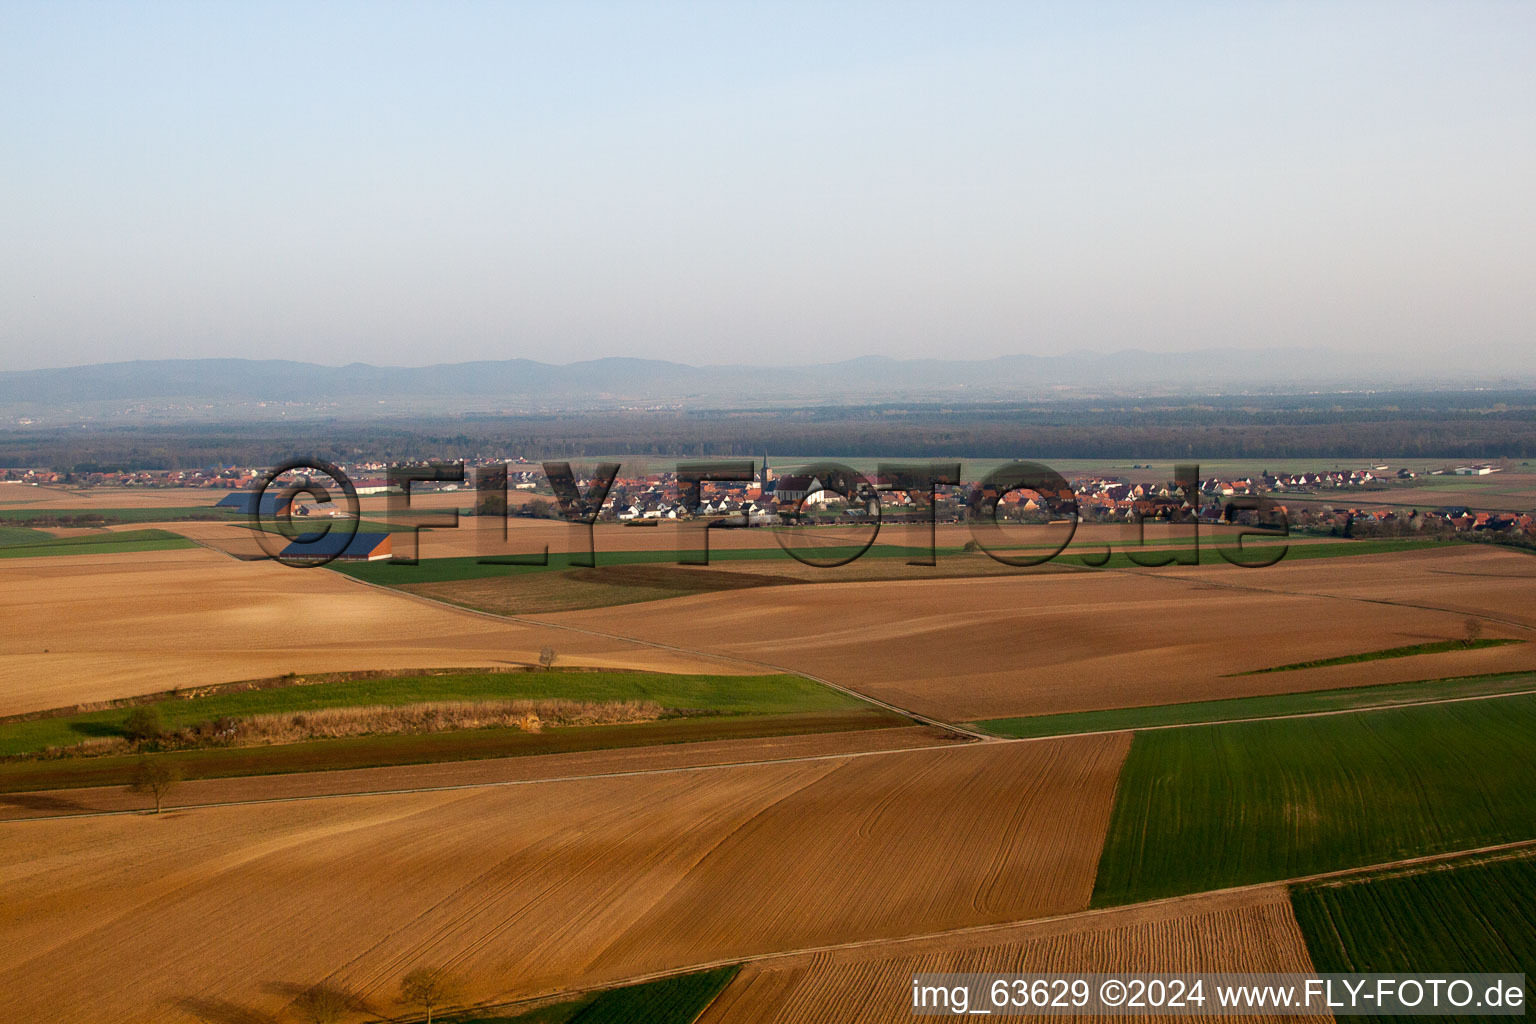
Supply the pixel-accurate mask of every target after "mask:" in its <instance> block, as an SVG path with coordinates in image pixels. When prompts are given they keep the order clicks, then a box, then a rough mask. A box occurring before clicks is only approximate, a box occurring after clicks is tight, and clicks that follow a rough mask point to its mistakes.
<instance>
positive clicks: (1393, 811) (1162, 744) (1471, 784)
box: [1093, 696, 1536, 906]
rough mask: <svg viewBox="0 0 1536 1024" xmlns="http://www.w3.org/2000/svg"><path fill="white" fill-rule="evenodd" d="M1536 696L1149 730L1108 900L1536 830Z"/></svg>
mask: <svg viewBox="0 0 1536 1024" xmlns="http://www.w3.org/2000/svg"><path fill="white" fill-rule="evenodd" d="M1533 736H1536V696H1511V697H1501V698H1497V699H1492V700H1481V701H1466V702H1462V703H1454V704H1435V705H1427V706H1420V707H1409V708H1398V709H1393V710H1386V711H1360V712H1356V713H1354V714H1348V715H1333V716H1327V717H1319V718H1291V719H1282V720H1276V721H1261V722H1241V723H1234V724H1227V725H1196V726H1188V727H1186V728H1180V729H1166V730H1159V731H1152V732H1142V733H1138V734H1137V735H1136V738H1135V740H1134V742H1133V743H1132V745H1131V751H1130V754H1129V755H1128V756H1127V758H1126V762H1125V765H1124V767H1123V768H1122V770H1121V776H1120V784H1119V788H1118V790H1117V793H1116V798H1115V806H1114V810H1113V812H1112V815H1111V821H1110V828H1109V836H1108V838H1107V840H1106V842H1105V846H1104V850H1103V852H1102V854H1101V856H1100V859H1099V869H1098V876H1097V880H1096V882H1095V886H1094V896H1093V903H1094V905H1095V906H1105V905H1111V904H1121V903H1134V902H1138V901H1141V900H1147V899H1155V898H1158V897H1163V896H1174V895H1178V894H1182V893H1192V892H1201V891H1204V890H1208V889H1220V888H1225V887H1228V886H1234V885H1243V884H1248V883H1254V882H1265V881H1272V880H1279V879H1286V878H1297V877H1301V876H1305V875H1309V874H1315V873H1318V872H1324V871H1332V870H1336V869H1340V868H1349V867H1359V866H1364V865H1368V864H1379V863H1385V862H1388V861H1393V860H1399V859H1403V858H1407V857H1414V856H1419V855H1422V854H1430V853H1440V852H1451V851H1455V850H1460V849H1468V848H1471V847H1476V846H1482V845H1489V844H1494V843H1503V842H1511V841H1515V840H1524V839H1531V838H1536V758H1533V757H1532V756H1531V753H1532V737H1533Z"/></svg>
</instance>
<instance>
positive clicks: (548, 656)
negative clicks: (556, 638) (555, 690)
mask: <svg viewBox="0 0 1536 1024" xmlns="http://www.w3.org/2000/svg"><path fill="white" fill-rule="evenodd" d="M554 663H555V649H554V648H553V647H545V648H544V649H543V650H541V651H539V665H540V666H542V667H543V669H544V670H545V671H546V672H547V671H549V668H550V666H551V665H553V664H554Z"/></svg>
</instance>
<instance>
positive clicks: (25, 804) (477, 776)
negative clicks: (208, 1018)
mask: <svg viewBox="0 0 1536 1024" xmlns="http://www.w3.org/2000/svg"><path fill="white" fill-rule="evenodd" d="M957 742H961V741H959V740H958V739H957V738H956V736H955V734H954V733H951V732H941V731H939V730H938V729H933V728H929V727H928V726H922V725H914V726H903V727H896V728H890V729H860V730H857V731H854V732H826V733H795V734H790V735H784V736H763V737H757V738H750V739H727V740H695V741H693V742H689V743H667V744H662V745H658V746H649V747H634V746H631V747H623V748H618V749H610V750H590V751H577V752H572V753H564V754H527V755H523V756H521V757H498V758H481V759H478V760H474V761H438V762H433V763H431V764H413V765H405V766H400V767H392V768H351V769H337V770H334V771H321V772H296V773H292V774H287V775H257V776H236V777H233V778H220V779H188V780H186V781H184V782H182V783H180V784H178V785H177V786H176V787H175V788H174V789H173V790H172V791H171V793H170V795H169V796H167V797H166V799H165V806H166V807H167V808H175V807H190V806H198V805H203V804H218V803H242V802H248V801H261V800H290V799H303V798H308V797H316V796H345V795H350V794H363V793H386V792H396V791H404V790H413V789H434V788H439V787H457V786H466V787H467V786H496V785H505V784H507V783H514V782H537V781H540V780H545V779H570V778H574V777H577V776H583V777H585V776H594V775H614V774H618V775H623V774H631V773H636V772H651V771H670V770H675V769H679V768H697V767H708V766H712V765H730V764H748V763H751V762H756V761H787V760H795V759H798V758H813V757H814V758H819V757H834V756H838V755H843V754H856V753H865V752H869V751H883V750H907V749H915V748H917V747H942V746H954V745H955V744H956V743H957ZM144 806H145V800H144V798H143V797H141V796H138V795H136V794H133V793H129V792H127V791H126V790H124V788H123V787H122V786H97V787H88V788H79V789H69V790H67V791H66V790H58V789H52V790H42V791H32V792H15V793H0V820H7V819H12V818H43V817H52V816H55V815H63V814H103V813H108V814H110V813H121V812H136V811H142V810H143V809H144Z"/></svg>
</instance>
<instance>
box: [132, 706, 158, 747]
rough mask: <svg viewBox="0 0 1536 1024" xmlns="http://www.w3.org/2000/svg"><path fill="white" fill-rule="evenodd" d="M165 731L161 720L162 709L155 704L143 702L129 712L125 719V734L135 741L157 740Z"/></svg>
mask: <svg viewBox="0 0 1536 1024" xmlns="http://www.w3.org/2000/svg"><path fill="white" fill-rule="evenodd" d="M164 733H165V726H164V725H162V724H161V722H160V709H159V708H157V707H155V706H154V705H153V704H141V705H139V706H138V707H136V708H134V709H133V710H132V711H130V712H128V717H127V718H125V719H124V720H123V735H124V736H127V737H128V738H129V739H130V740H133V741H135V742H143V741H145V740H157V739H159V738H160V737H161V736H162V735H164Z"/></svg>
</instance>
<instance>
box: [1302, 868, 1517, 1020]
mask: <svg viewBox="0 0 1536 1024" xmlns="http://www.w3.org/2000/svg"><path fill="white" fill-rule="evenodd" d="M1291 905H1292V906H1293V907H1294V908H1295V911H1296V920H1297V922H1298V923H1299V924H1300V925H1301V932H1302V935H1304V936H1305V937H1306V940H1307V949H1308V951H1309V952H1310V953H1311V954H1312V963H1313V964H1314V965H1315V966H1316V968H1317V970H1319V971H1324V972H1330V973H1331V972H1339V973H1353V972H1368V973H1382V974H1391V973H1410V972H1430V971H1432V972H1435V973H1437V974H1438V973H1450V972H1457V973H1462V972H1465V973H1486V974H1495V973H1524V974H1525V977H1526V989H1525V993H1526V1003H1527V1004H1529V1003H1530V1001H1531V996H1532V983H1533V981H1536V909H1533V908H1536V857H1532V856H1531V855H1529V854H1527V855H1525V856H1521V857H1512V858H1503V859H1488V858H1469V859H1468V860H1465V861H1457V862H1453V863H1452V864H1451V865H1436V866H1433V867H1425V868H1419V869H1415V870H1413V871H1411V872H1407V873H1402V872H1398V873H1384V874H1379V875H1374V876H1367V877H1365V878H1361V879H1349V880H1347V881H1340V882H1329V883H1324V884H1317V885H1309V886H1302V887H1299V888H1297V889H1296V890H1294V891H1293V892H1292V893H1291ZM1477 995H1478V997H1479V998H1481V996H1482V993H1481V992H1479V993H1477ZM1339 1019H1340V1020H1353V1019H1356V1018H1353V1017H1340V1018H1339ZM1359 1019H1362V1020H1363V1019H1366V1018H1359ZM1418 1019H1420V1020H1446V1021H1467V1020H1473V1019H1477V1020H1483V1019H1487V1020H1507V1019H1508V1018H1504V1017H1487V1018H1483V1017H1477V1018H1472V1017H1464V1016H1461V1017H1443V1018H1442V1017H1430V1018H1425V1017H1421V1018H1418Z"/></svg>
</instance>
